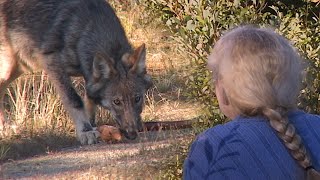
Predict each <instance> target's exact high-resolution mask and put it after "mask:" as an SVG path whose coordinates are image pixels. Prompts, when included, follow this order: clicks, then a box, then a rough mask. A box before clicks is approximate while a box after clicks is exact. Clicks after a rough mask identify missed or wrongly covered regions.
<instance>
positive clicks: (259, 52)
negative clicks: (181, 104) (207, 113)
mask: <svg viewBox="0 0 320 180" xmlns="http://www.w3.org/2000/svg"><path fill="white" fill-rule="evenodd" d="M208 67H209V69H211V70H212V71H213V78H214V80H217V81H222V82H223V91H224V94H225V96H226V98H227V101H228V103H229V104H230V105H231V106H232V108H233V110H234V111H235V112H236V114H239V115H242V116H257V115H264V116H265V117H266V118H267V119H268V120H269V123H270V126H271V127H272V128H273V129H274V130H275V131H276V132H277V135H278V137H279V138H280V139H281V140H282V142H283V143H284V145H285V146H286V148H287V149H288V151H289V152H290V154H291V155H292V157H293V158H294V159H295V160H296V161H297V162H298V163H299V165H300V166H301V167H302V168H304V169H305V170H306V172H307V173H306V174H307V178H306V179H308V180H315V179H320V173H319V172H317V171H316V170H315V169H314V168H313V166H312V161H311V159H310V156H309V155H308V153H307V151H306V148H305V146H304V145H303V142H302V140H301V137H300V136H299V134H298V133H297V131H296V130H295V127H294V126H293V125H292V124H291V123H290V122H289V120H288V116H287V113H288V111H290V110H293V109H295V108H296V104H297V97H298V94H299V91H300V86H301V81H302V73H301V72H302V68H301V67H302V66H301V58H300V56H299V54H298V53H297V52H296V51H295V49H294V48H293V47H292V46H291V45H290V43H289V41H288V40H287V39H285V38H284V37H282V36H280V35H278V34H276V33H275V32H273V31H272V30H269V29H266V28H256V27H253V26H241V27H238V28H236V29H233V30H232V31H230V32H228V33H227V34H225V35H224V36H222V38H221V39H220V40H219V41H218V42H217V43H216V44H215V46H214V49H213V53H212V54H211V55H210V57H209V61H208ZM238 77H241V78H238Z"/></svg>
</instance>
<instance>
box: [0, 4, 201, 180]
mask: <svg viewBox="0 0 320 180" xmlns="http://www.w3.org/2000/svg"><path fill="white" fill-rule="evenodd" d="M113 5H114V6H115V7H116V9H117V14H118V16H119V18H120V19H121V21H122V24H123V25H124V27H125V29H126V32H127V35H128V38H129V39H130V41H131V42H132V44H133V45H134V46H138V45H140V44H141V43H146V46H147V66H148V72H149V73H150V74H151V75H152V77H153V80H154V87H153V88H152V89H151V90H149V92H148V94H147V96H146V106H145V109H144V112H143V115H142V116H143V120H144V121H164V120H165V121H168V120H189V119H195V118H197V117H198V115H199V113H198V111H199V106H198V105H196V104H195V103H194V102H190V101H188V100H187V98H186V97H185V96H184V89H185V88H184V81H185V78H186V76H187V73H186V70H185V68H186V67H187V65H188V59H187V57H186V56H185V55H183V54H181V53H179V51H178V47H179V44H177V43H176V42H175V41H174V40H173V39H172V38H170V33H169V32H168V31H167V30H165V28H164V27H163V26H162V25H161V22H160V21H158V20H156V19H152V17H150V16H148V15H147V14H146V13H144V11H143V8H142V7H140V6H138V5H133V4H132V5H126V6H123V4H119V2H117V3H116V2H115V3H114V4H113ZM74 85H75V86H76V87H77V89H78V90H79V93H80V94H81V93H82V92H83V91H82V89H83V84H82V83H81V79H78V78H76V79H74ZM5 102H6V103H7V104H6V110H7V113H8V114H9V120H10V122H11V123H12V124H11V129H10V130H9V131H7V132H6V133H5V134H2V135H0V163H1V160H2V164H0V165H1V167H0V179H1V177H2V178H9V177H11V178H31V179H45V178H50V179H52V178H53V179H74V178H77V179H114V178H115V179H154V178H155V177H157V178H156V179H161V173H163V170H164V169H166V164H167V163H168V162H169V161H170V160H171V159H172V158H180V157H179V152H180V151H181V149H185V148H181V147H182V146H185V144H187V143H185V142H188V141H190V139H192V137H193V132H192V131H190V130H187V131H185V130H183V131H166V132H165V131H163V132H148V133H142V134H141V138H140V139H138V140H136V141H125V142H121V143H119V144H108V143H100V144H97V145H93V146H84V147H81V146H79V144H78V143H77V141H76V140H75V136H74V130H73V125H72V122H71V121H70V119H69V117H68V115H67V114H66V112H65V110H64V109H63V106H62V104H61V102H60V100H59V97H58V95H57V94H56V92H55V89H54V87H53V86H52V84H51V83H50V82H49V81H48V79H47V76H46V74H44V73H41V72H40V73H36V74H34V75H31V74H27V75H23V76H22V77H20V78H19V79H17V80H16V81H15V82H14V83H12V84H11V86H10V88H9V89H8V93H7V95H6V100H5ZM97 120H98V124H112V123H113V122H112V121H111V117H110V115H109V113H108V112H107V111H105V110H101V109H99V112H98V113H97ZM34 155H36V156H38V157H33V158H29V159H26V160H18V159H21V158H25V157H30V156H34ZM8 159H11V160H8Z"/></svg>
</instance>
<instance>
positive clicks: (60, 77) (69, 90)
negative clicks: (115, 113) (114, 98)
mask: <svg viewBox="0 0 320 180" xmlns="http://www.w3.org/2000/svg"><path fill="white" fill-rule="evenodd" d="M45 70H46V72H47V73H48V75H49V77H50V79H51V80H52V81H53V82H54V85H55V88H56V89H57V90H58V92H59V95H60V98H61V100H62V103H63V105H64V107H65V108H66V110H67V112H68V113H69V114H70V116H71V118H72V120H73V122H74V125H75V128H76V133H77V137H78V140H79V141H80V143H81V144H95V143H97V138H98V136H99V132H98V131H96V129H93V128H92V126H91V124H90V121H89V117H88V115H87V113H86V112H85V107H84V104H83V101H82V99H81V98H80V96H79V95H78V94H77V92H76V91H75V89H74V88H73V86H72V83H71V80H70V77H69V76H68V75H67V74H66V73H65V72H64V70H63V68H62V67H60V64H57V63H47V64H46V68H45Z"/></svg>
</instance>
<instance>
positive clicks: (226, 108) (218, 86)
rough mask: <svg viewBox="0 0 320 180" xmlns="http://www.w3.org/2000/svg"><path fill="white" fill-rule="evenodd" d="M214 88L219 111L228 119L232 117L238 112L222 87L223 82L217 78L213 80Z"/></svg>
mask: <svg viewBox="0 0 320 180" xmlns="http://www.w3.org/2000/svg"><path fill="white" fill-rule="evenodd" d="M215 90H216V96H217V99H218V103H219V108H220V110H221V112H222V113H223V114H224V115H225V116H227V117H228V118H229V119H234V118H235V117H236V116H237V115H238V114H237V113H236V111H235V109H234V108H233V107H232V105H231V104H230V101H229V98H228V95H227V93H226V91H225V89H224V87H223V83H222V82H220V81H219V80H217V81H216V82H215Z"/></svg>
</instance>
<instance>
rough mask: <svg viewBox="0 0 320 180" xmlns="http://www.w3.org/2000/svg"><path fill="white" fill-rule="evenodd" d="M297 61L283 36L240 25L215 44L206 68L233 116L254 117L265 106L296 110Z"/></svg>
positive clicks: (299, 68) (297, 58)
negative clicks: (208, 69)
mask: <svg viewBox="0 0 320 180" xmlns="http://www.w3.org/2000/svg"><path fill="white" fill-rule="evenodd" d="M300 62H301V61H300V57H299V55H298V53H297V52H296V51H295V50H294V49H293V47H292V46H291V45H290V43H289V42H288V41H287V40H286V39H285V38H283V37H282V36H280V35H278V34H276V33H274V32H273V31H271V30H268V29H262V28H255V27H252V26H243V27H238V28H236V29H233V30H231V31H230V32H228V33H227V34H225V35H224V36H223V37H222V38H221V39H220V40H219V41H218V42H217V43H216V44H215V46H214V49H213V52H212V54H211V55H210V57H209V61H208V66H209V68H210V69H211V70H212V71H213V78H214V80H215V81H216V84H217V86H220V91H221V92H220V94H222V95H223V98H222V99H224V101H225V103H228V104H227V105H228V106H230V107H232V108H233V111H234V112H233V114H238V115H245V116H254V115H258V114H261V113H262V110H263V108H266V107H267V108H272V109H277V108H282V109H285V110H289V109H292V108H294V107H295V104H296V99H297V96H298V93H299V90H300V82H301V64H300ZM220 96H221V95H220ZM222 103H224V102H219V104H220V107H221V106H222ZM221 109H222V112H223V108H221ZM227 116H228V115H227Z"/></svg>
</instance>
